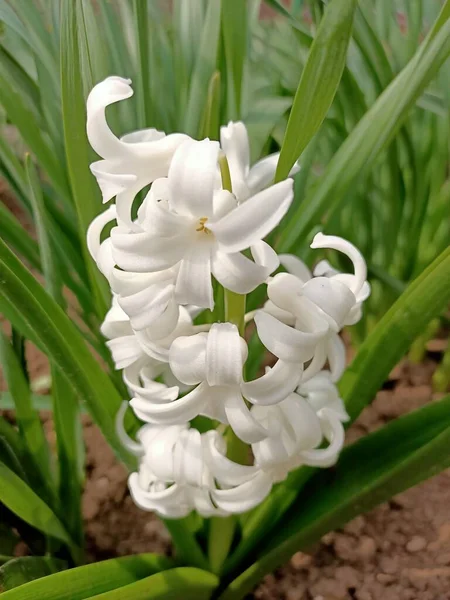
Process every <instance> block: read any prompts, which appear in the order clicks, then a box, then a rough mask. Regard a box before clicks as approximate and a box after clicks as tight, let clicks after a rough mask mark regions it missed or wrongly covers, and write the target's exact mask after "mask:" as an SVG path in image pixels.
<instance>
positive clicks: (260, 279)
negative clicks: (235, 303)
mask: <svg viewBox="0 0 450 600" xmlns="http://www.w3.org/2000/svg"><path fill="white" fill-rule="evenodd" d="M262 244H264V247H263V248H261V245H262ZM252 251H253V252H252V253H253V254H254V256H255V255H256V257H257V259H255V262H253V261H251V260H250V259H248V258H247V257H246V256H244V255H243V254H241V253H240V252H235V253H231V254H225V253H224V252H220V251H217V252H214V253H213V256H212V272H213V275H214V277H215V278H216V279H217V281H218V282H219V283H220V284H221V285H222V286H223V287H224V288H226V289H227V290H231V291H233V292H235V293H236V294H248V293H250V292H252V291H253V290H254V289H255V288H256V287H258V285H261V284H262V283H264V281H265V280H266V279H267V278H268V277H269V275H270V274H271V273H272V272H273V271H274V270H275V269H276V268H277V267H278V258H277V255H276V253H275V252H274V251H273V250H272V248H271V247H270V246H269V245H268V244H266V243H265V242H258V243H257V244H255V245H254V246H252Z"/></svg>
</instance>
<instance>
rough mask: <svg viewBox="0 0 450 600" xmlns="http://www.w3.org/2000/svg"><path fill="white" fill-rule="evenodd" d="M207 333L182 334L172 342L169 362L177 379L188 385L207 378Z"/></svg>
mask: <svg viewBox="0 0 450 600" xmlns="http://www.w3.org/2000/svg"><path fill="white" fill-rule="evenodd" d="M206 345H207V335H206V334H205V333H199V334H197V335H192V336H180V337H178V338H177V339H176V340H174V342H173V343H172V345H171V347H170V351H169V363H170V368H171V370H172V373H173V374H174V375H175V377H176V378H177V379H179V380H180V381H182V382H183V383H186V384H188V385H195V384H197V383H199V382H200V381H205V380H206Z"/></svg>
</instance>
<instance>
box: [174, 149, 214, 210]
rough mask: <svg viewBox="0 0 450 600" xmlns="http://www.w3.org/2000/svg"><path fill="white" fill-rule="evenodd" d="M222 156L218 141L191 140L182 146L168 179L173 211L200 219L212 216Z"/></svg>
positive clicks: (176, 154)
mask: <svg viewBox="0 0 450 600" xmlns="http://www.w3.org/2000/svg"><path fill="white" fill-rule="evenodd" d="M218 154H219V143H218V142H211V141H210V140H203V141H201V142H197V141H196V140H187V141H185V142H184V143H183V144H181V146H180V147H179V148H178V150H177V151H176V152H175V154H174V156H173V159H172V162H171V164H170V169H169V176H168V177H169V186H170V208H171V209H172V210H174V211H176V212H177V213H179V214H181V215H191V216H193V217H197V218H201V217H210V216H211V215H212V213H213V193H214V186H215V181H216V175H217V169H218V166H217V158H218Z"/></svg>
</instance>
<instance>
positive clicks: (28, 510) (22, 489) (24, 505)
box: [0, 463, 80, 561]
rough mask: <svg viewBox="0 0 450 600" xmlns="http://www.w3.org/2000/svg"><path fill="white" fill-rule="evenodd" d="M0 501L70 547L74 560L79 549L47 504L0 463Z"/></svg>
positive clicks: (34, 525)
mask: <svg viewBox="0 0 450 600" xmlns="http://www.w3.org/2000/svg"><path fill="white" fill-rule="evenodd" d="M0 482H1V485H0V502H2V503H3V504H4V505H5V506H6V507H7V508H9V509H10V510H11V511H12V512H13V513H14V514H16V515H17V516H18V517H20V518H21V519H23V520H24V521H25V522H26V523H28V524H29V525H32V526H33V527H36V529H39V531H42V532H43V533H45V534H47V535H49V536H51V537H54V538H56V539H57V540H60V541H61V542H63V543H64V544H67V546H68V547H69V548H70V550H71V553H72V555H73V558H74V559H75V561H77V560H79V558H80V549H79V548H78V547H77V546H76V545H75V544H74V543H73V541H72V539H71V538H70V536H69V534H68V533H67V531H66V529H65V528H64V526H63V525H62V523H61V521H60V520H59V519H58V517H57V516H56V515H55V513H54V512H53V511H52V510H51V508H49V507H48V505H47V504H45V502H44V501H43V500H42V499H41V498H40V497H39V496H38V495H37V494H35V492H34V491H33V490H32V489H31V488H30V487H29V486H28V485H27V484H26V483H25V482H24V481H23V480H22V479H21V478H20V477H18V476H17V475H16V474H15V473H13V471H11V470H10V469H8V467H6V466H5V465H4V464H2V463H0Z"/></svg>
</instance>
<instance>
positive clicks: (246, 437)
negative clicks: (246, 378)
mask: <svg viewBox="0 0 450 600" xmlns="http://www.w3.org/2000/svg"><path fill="white" fill-rule="evenodd" d="M222 389H223V392H224V393H223V402H224V404H225V413H226V415H227V419H228V422H229V424H230V427H231V428H232V429H233V431H234V433H235V434H236V435H237V437H238V438H239V439H241V440H242V441H243V442H246V443H247V444H253V443H255V442H259V441H261V440H263V439H264V438H266V437H267V436H268V435H269V432H268V430H267V429H265V428H264V427H263V426H262V425H261V424H260V423H258V421H257V420H256V419H255V418H254V417H253V415H252V414H251V412H250V410H249V409H248V408H247V405H246V404H245V400H244V398H243V397H242V394H241V392H240V390H239V388H222Z"/></svg>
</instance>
